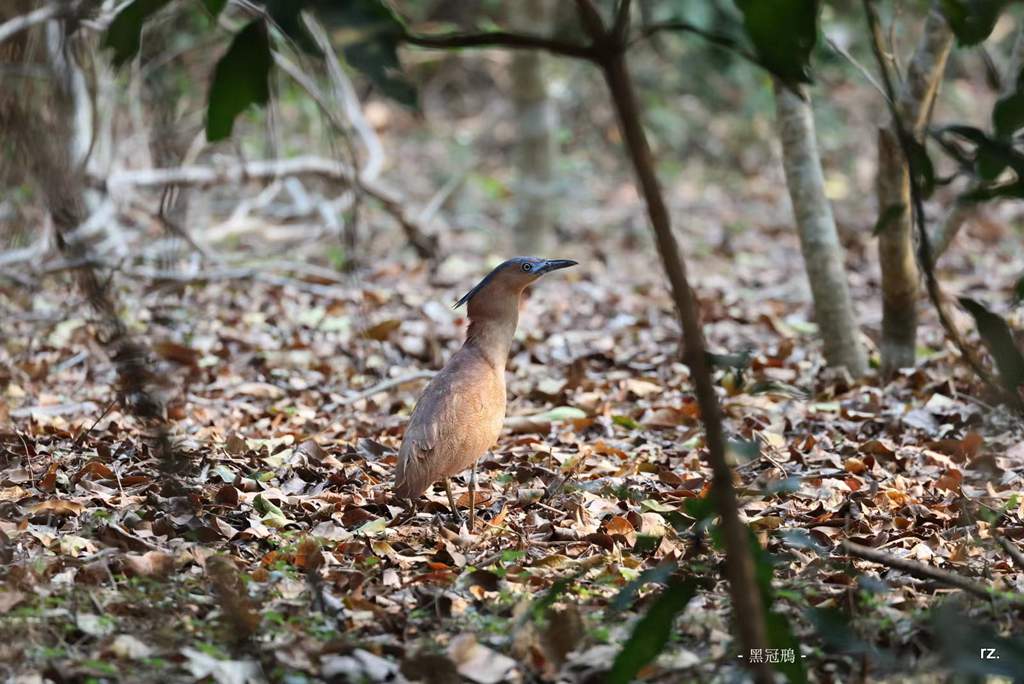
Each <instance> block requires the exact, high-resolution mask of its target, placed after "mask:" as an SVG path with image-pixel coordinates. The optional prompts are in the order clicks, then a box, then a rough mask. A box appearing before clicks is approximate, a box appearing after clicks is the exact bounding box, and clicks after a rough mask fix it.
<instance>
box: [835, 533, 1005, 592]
mask: <svg viewBox="0 0 1024 684" xmlns="http://www.w3.org/2000/svg"><path fill="white" fill-rule="evenodd" d="M840 546H842V547H843V549H845V550H846V551H847V552H848V553H850V554H852V555H854V556H857V557H858V558H863V559H864V560H868V561H871V562H872V563H878V564H879V565H885V566H887V567H890V568H895V569H896V570H900V571H902V572H905V573H907V574H908V575H913V576H914V577H918V578H920V579H927V580H933V581H935V582H939V583H940V584H945V585H946V586H949V587H954V588H956V589H961V590H963V591H966V592H967V593H968V594H974V595H975V596H979V597H981V598H984V599H991V598H993V596H994V595H995V592H994V591H993V590H992V589H991V588H989V587H987V586H985V585H984V584H981V583H980V582H975V581H974V580H972V579H969V578H967V577H964V576H962V575H957V574H956V573H952V572H949V571H947V570H940V569H939V568H936V567H933V566H931V565H925V564H924V563H918V562H917V561H912V560H909V559H907V558H898V557H896V556H893V555H891V554H888V553H885V552H884V551H880V550H878V549H872V548H870V547H868V546H861V545H860V544H854V543H853V542H851V541H846V540H843V541H842V542H840ZM1013 600H1014V603H1024V596H1019V595H1014V596H1013Z"/></svg>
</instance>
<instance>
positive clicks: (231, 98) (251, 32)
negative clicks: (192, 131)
mask: <svg viewBox="0 0 1024 684" xmlns="http://www.w3.org/2000/svg"><path fill="white" fill-rule="evenodd" d="M273 62H274V60H273V57H271V55H270V40H269V38H268V37H267V27H266V24H264V23H263V21H262V20H259V19H255V20H253V21H251V22H249V24H248V25H247V26H246V27H245V28H244V29H242V30H241V31H239V32H238V34H236V35H235V37H234V39H233V40H232V41H231V47H229V48H228V51H227V52H226V53H225V54H224V56H223V57H221V59H220V61H219V62H217V67H216V68H215V69H214V72H213V82H212V83H211V84H210V97H209V107H208V109H207V114H206V137H207V139H209V140H211V141H213V140H222V139H224V138H227V137H228V136H230V135H231V129H232V128H233V127H234V123H235V117H237V116H238V115H239V114H241V113H242V112H243V111H245V110H246V109H247V108H248V107H249V106H250V105H253V104H256V105H260V106H262V105H265V104H266V103H267V101H268V100H269V99H270V84H269V76H270V67H271V65H272V64H273Z"/></svg>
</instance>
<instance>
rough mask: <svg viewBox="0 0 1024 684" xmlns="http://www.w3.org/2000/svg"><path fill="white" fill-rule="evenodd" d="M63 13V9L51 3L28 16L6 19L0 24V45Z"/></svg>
mask: <svg viewBox="0 0 1024 684" xmlns="http://www.w3.org/2000/svg"><path fill="white" fill-rule="evenodd" d="M63 13H64V8H62V7H61V6H60V5H59V4H56V3H53V4H50V5H43V6H42V7H40V8H39V9H37V10H33V11H31V12H29V13H28V14H23V15H21V16H20V17H14V18H13V19H8V20H7V21H5V22H4V23H2V24H0V43H3V42H5V41H7V40H9V39H10V38H11V37H12V36H14V35H16V34H18V33H20V32H22V31H25V30H28V29H30V28H32V27H33V26H36V25H37V24H42V23H43V22H45V21H49V20H50V19H53V18H54V17H57V16H60V15H61V14H63Z"/></svg>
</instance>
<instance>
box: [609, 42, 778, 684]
mask: <svg viewBox="0 0 1024 684" xmlns="http://www.w3.org/2000/svg"><path fill="white" fill-rule="evenodd" d="M601 68H602V71H603V72H604V76H605V80H606V81H607V82H608V89H609V90H610V91H611V95H612V100H613V102H614V104H615V111H616V113H617V114H618V119H619V128H620V130H621V131H622V137H623V139H624V140H625V143H626V148H627V150H628V152H629V156H630V159H631V160H632V162H633V169H634V171H635V172H636V176H637V182H638V184H639V186H640V190H641V192H642V193H643V196H644V200H645V201H646V202H647V213H648V215H649V217H650V220H651V227H652V228H653V229H654V236H655V240H656V242H657V245H658V254H659V255H660V256H661V260H662V263H663V265H664V267H665V273H666V274H667V275H668V279H669V283H670V285H671V286H672V297H673V299H674V300H675V304H676V308H677V310H678V313H679V321H680V324H681V325H682V328H683V350H684V355H685V360H686V364H687V366H689V368H690V375H691V377H693V382H694V385H695V390H696V392H695V393H696V396H697V405H698V407H699V408H700V417H701V420H702V421H703V423H704V431H705V439H706V441H707V447H708V463H709V465H710V466H711V469H712V483H711V487H712V492H713V496H714V497H715V498H716V504H717V510H718V513H719V515H720V516H721V526H722V536H723V538H724V541H725V549H726V558H727V563H726V572H727V575H728V578H729V592H730V595H731V598H732V605H733V619H734V620H735V622H736V626H737V628H738V630H739V634H740V639H739V640H740V643H741V644H742V647H743V649H744V650H745V652H746V653H750V650H751V649H758V648H764V647H766V646H767V644H768V641H767V635H766V630H765V619H764V602H763V598H762V596H761V592H760V590H759V588H758V584H757V580H756V576H755V572H754V559H753V557H752V555H751V553H750V546H749V543H750V542H749V539H750V533H749V531H748V530H747V527H746V525H744V524H743V521H742V520H740V517H739V505H738V503H737V498H736V489H735V488H734V487H733V483H732V469H731V468H730V467H729V464H728V462H727V461H726V457H725V436H724V433H723V429H722V413H721V410H720V408H719V405H718V396H717V395H716V394H715V387H714V384H713V382H712V379H711V370H710V368H708V365H707V359H706V357H705V351H706V345H705V343H704V333H703V331H702V329H701V322H700V311H699V309H698V305H697V298H696V296H695V295H694V293H693V290H692V289H691V288H690V283H689V281H688V280H687V277H686V263H685V262H684V261H683V257H682V255H681V254H680V253H679V244H678V243H677V242H676V238H675V235H674V234H673V233H672V225H671V222H670V219H669V214H668V208H667V207H666V206H665V200H664V198H663V196H662V193H661V187H660V185H659V183H658V178H657V174H656V173H655V167H654V157H653V155H652V154H651V148H650V145H649V144H648V143H647V135H646V133H645V132H644V129H643V124H642V118H641V113H640V105H639V103H638V102H637V99H636V92H635V91H634V89H633V82H632V79H631V78H630V75H629V71H628V69H627V67H626V59H625V55H624V54H623V53H622V52H617V53H615V54H614V55H612V56H610V57H609V58H607V59H606V60H604V61H602V63H601ZM748 666H749V667H751V668H752V670H753V673H754V676H755V681H757V682H759V683H760V682H765V683H767V682H772V681H773V678H772V675H771V671H770V670H769V669H768V667H767V666H766V665H763V664H759V663H750V662H749V661H748Z"/></svg>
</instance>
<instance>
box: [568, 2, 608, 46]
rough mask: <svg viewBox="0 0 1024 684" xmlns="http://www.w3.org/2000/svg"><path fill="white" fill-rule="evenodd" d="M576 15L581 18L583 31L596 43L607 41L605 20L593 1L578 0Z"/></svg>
mask: <svg viewBox="0 0 1024 684" xmlns="http://www.w3.org/2000/svg"><path fill="white" fill-rule="evenodd" d="M576 14H577V15H578V16H579V18H580V23H581V24H582V25H583V30H584V31H586V32H587V35H589V36H590V37H591V38H592V39H593V40H594V42H595V43H597V42H602V41H606V40H607V37H608V36H607V34H606V33H605V30H604V20H603V19H601V13H600V12H599V11H598V9H597V7H595V6H594V3H593V2H591V0H576Z"/></svg>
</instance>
